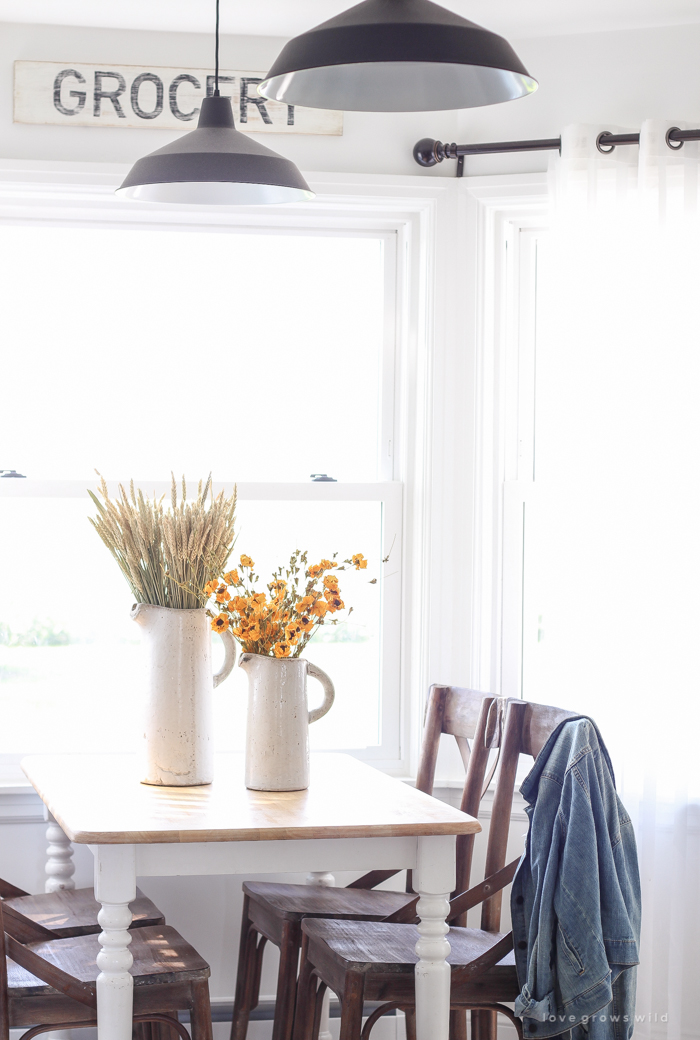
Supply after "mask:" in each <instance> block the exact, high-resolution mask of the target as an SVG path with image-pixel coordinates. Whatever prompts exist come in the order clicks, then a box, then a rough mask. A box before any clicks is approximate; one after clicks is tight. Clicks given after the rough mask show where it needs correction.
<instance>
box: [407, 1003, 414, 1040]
mask: <svg viewBox="0 0 700 1040" xmlns="http://www.w3.org/2000/svg"><path fill="white" fill-rule="evenodd" d="M406 1040H416V1009H415V1008H406Z"/></svg>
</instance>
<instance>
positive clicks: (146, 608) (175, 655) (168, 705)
mask: <svg viewBox="0 0 700 1040" xmlns="http://www.w3.org/2000/svg"><path fill="white" fill-rule="evenodd" d="M131 616H132V618H133V619H134V621H135V622H136V623H137V624H138V625H140V626H141V630H142V633H143V638H144V641H145V643H146V646H147V650H148V653H147V660H148V665H147V668H148V685H147V690H148V696H147V702H146V712H145V726H144V739H145V745H146V748H145V749H146V775H145V777H144V779H143V781H142V783H144V784H159V785H162V786H166V787H194V786H196V785H198V784H210V783H211V782H212V780H213V779H214V739H213V737H214V735H213V732H212V730H213V704H212V700H213V698H212V693H213V691H214V687H215V686H218V685H219V683H220V682H223V681H224V679H225V678H226V677H227V675H230V673H231V671H232V669H233V666H234V664H235V663H236V641H235V640H234V638H233V636H232V635H231V633H230V632H229V631H226V632H222V633H221V637H222V639H223V641H224V648H225V650H226V656H225V658H224V664H223V668H222V669H221V671H220V672H217V673H216V675H213V674H212V664H211V629H210V626H209V620H208V618H207V615H206V611H205V610H204V609H203V608H197V609H195V610H175V609H172V608H171V607H157V606H153V605H152V604H150V603H138V604H134V606H133V607H132V609H131Z"/></svg>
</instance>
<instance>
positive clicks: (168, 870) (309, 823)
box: [22, 753, 480, 1040]
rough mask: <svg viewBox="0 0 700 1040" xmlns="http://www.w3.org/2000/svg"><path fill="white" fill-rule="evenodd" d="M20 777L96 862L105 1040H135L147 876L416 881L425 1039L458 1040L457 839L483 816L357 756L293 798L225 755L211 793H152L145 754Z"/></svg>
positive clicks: (321, 762) (39, 765)
mask: <svg viewBox="0 0 700 1040" xmlns="http://www.w3.org/2000/svg"><path fill="white" fill-rule="evenodd" d="M22 768H23V769H24V772H25V773H26V775H27V777H28V778H29V780H30V781H31V783H32V785H33V786H34V788H35V789H36V791H37V792H38V794H39V796H40V797H41V798H42V800H43V801H44V803H45V804H46V806H47V808H48V811H49V813H51V815H52V816H53V817H54V819H55V820H56V821H57V823H58V824H59V825H60V827H61V828H62V829H63V831H64V833H65V834H66V836H67V838H68V839H69V840H70V841H71V842H76V843H78V844H83V845H88V846H89V847H90V850H91V852H92V854H93V856H94V861H95V896H96V898H97V900H98V902H100V903H101V904H102V909H101V911H100V913H99V915H98V921H99V923H100V925H101V927H102V933H101V934H100V937H99V941H100V944H101V946H102V949H101V951H100V953H99V954H98V958H97V964H98V967H99V969H100V975H99V976H98V979H97V1019H98V1037H99V1040H131V1030H132V1023H131V1016H132V1006H133V980H132V977H131V975H130V974H129V968H130V967H131V964H132V957H131V954H130V952H129V943H130V941H131V936H130V933H129V931H128V929H129V925H130V923H131V911H130V909H129V903H130V902H131V901H132V900H133V899H134V898H135V896H136V879H137V877H156V876H157V877H163V876H173V875H181V874H194V875H207V874H279V873H280V872H281V871H284V872H290V873H297V872H299V871H304V872H316V874H317V875H318V874H323V873H325V872H333V871H339V870H343V871H362V872H364V871H367V870H389V869H396V870H398V869H404V868H409V869H411V870H413V871H414V875H413V883H414V888H415V889H416V891H417V892H418V893H419V896H420V901H419V903H418V915H419V917H420V923H419V925H418V931H419V934H420V938H419V940H418V942H417V944H416V954H417V963H416V1024H417V1036H418V1040H448V1032H449V1002H450V968H449V965H448V964H447V963H446V957H447V956H448V954H449V944H448V942H447V939H446V934H447V932H448V926H447V924H446V920H445V919H446V916H447V913H448V899H449V895H450V893H451V892H452V890H453V888H454V886H455V844H456V835H458V834H471V833H474V832H476V831H479V830H480V826H479V824H478V822H477V821H476V820H475V819H473V818H472V817H471V816H467V815H466V814H465V813H462V812H459V811H458V810H457V809H454V808H452V807H451V806H449V805H447V804H445V803H444V802H441V801H438V800H437V799H436V798H431V797H430V796H429V795H426V794H423V793H422V792H421V791H416V790H415V788H413V787H411V786H410V785H409V784H407V783H404V782H402V781H400V780H397V779H394V778H392V777H389V776H387V775H386V774H385V773H382V772H380V771H379V770H377V769H374V768H372V767H371V766H368V765H366V764H365V763H362V762H360V761H358V760H357V759H355V758H353V757H352V756H351V755H346V754H335V753H317V754H313V755H312V756H311V783H310V786H309V788H308V790H306V791H292V792H269V791H265V792H263V791H250V790H248V789H247V788H246V787H245V784H244V779H243V760H242V756H241V755H235V754H223V755H219V756H217V761H216V770H215V778H214V782H213V783H212V784H210V785H207V786H200V787H155V786H149V785H146V784H143V783H141V782H140V777H141V773H140V769H139V760H138V758H137V756H136V755H95V754H75V755H33V756H31V757H29V758H25V759H24V761H23V762H22ZM232 941H233V937H232Z"/></svg>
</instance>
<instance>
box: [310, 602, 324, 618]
mask: <svg viewBox="0 0 700 1040" xmlns="http://www.w3.org/2000/svg"><path fill="white" fill-rule="evenodd" d="M327 610H328V604H327V603H326V601H325V600H324V599H319V600H318V601H317V602H316V603H314V605H313V606H312V607H311V608H310V609H309V614H313V615H314V616H315V617H319V618H322V617H323V616H324V615H325V613H326V611H327Z"/></svg>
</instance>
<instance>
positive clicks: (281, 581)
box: [204, 550, 367, 657]
mask: <svg viewBox="0 0 700 1040" xmlns="http://www.w3.org/2000/svg"><path fill="white" fill-rule="evenodd" d="M335 555H337V554H334V558H333V559H332V560H321V562H320V563H315V564H313V565H311V566H309V565H308V558H307V553H306V552H301V551H300V550H297V551H296V552H294V553H292V557H291V559H290V561H289V567H288V568H286V569H283V568H282V567H279V568H278V569H277V570H276V571H275V572H274V573H273V575H272V581H271V582H270V583H269V584H268V585H267V592H257V591H256V589H255V585H256V583H257V582H258V581H259V580H260V579H259V577H258V575H257V574H255V573H254V570H253V568H254V567H255V564H254V563H253V561H252V560H251V558H250V557H249V556H245V555H244V556H241V559H240V564H239V567H237V568H236V569H235V570H231V571H228V573H226V574H224V575H223V577H221V578H218V579H216V580H215V581H210V582H209V583H208V584H207V585H206V587H205V589H204V591H205V593H207V595H208V596H210V597H211V598H212V599H213V604H212V607H213V608H214V609H208V610H207V614H208V615H209V617H210V618H211V627H212V628H213V629H214V631H215V632H225V631H226V629H228V628H230V629H231V632H232V634H233V636H234V637H235V638H236V639H237V640H238V642H239V643H240V645H241V647H242V648H243V650H244V652H245V653H248V654H261V655H262V656H264V657H299V655H300V654H301V652H302V650H303V649H304V647H305V646H306V645H307V644H308V642H309V640H310V639H311V638H312V636H313V635H314V633H315V632H316V631H317V630H318V629H319V628H320V626H321V625H325V624H329V623H330V624H332V625H335V624H337V620H338V619H337V617H334V616H333V615H336V614H338V613H339V611H341V610H344V609H345V604H344V603H343V600H342V598H341V593H340V587H339V584H338V574H337V572H338V571H344V570H345V569H346V568H350V567H354V568H355V570H358V571H360V570H365V569H366V567H367V560H366V559H365V558H364V556H363V555H362V553H356V554H355V555H354V556H353V557H352V558H351V559H349V560H343V561H342V562H337V561H336V560H335ZM319 585H320V587H318V586H319ZM214 610H216V613H214ZM351 613H352V607H351V608H350V610H349V611H348V614H347V615H346V616H349V615H350V614H351Z"/></svg>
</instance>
